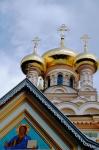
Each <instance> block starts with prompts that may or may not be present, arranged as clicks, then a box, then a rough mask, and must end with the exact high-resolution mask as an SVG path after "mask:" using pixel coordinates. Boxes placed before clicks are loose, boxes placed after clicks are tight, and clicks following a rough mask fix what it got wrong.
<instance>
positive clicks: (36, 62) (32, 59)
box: [21, 37, 45, 74]
mask: <svg viewBox="0 0 99 150" xmlns="http://www.w3.org/2000/svg"><path fill="white" fill-rule="evenodd" d="M39 41H40V39H39V38H38V37H35V38H34V40H33V43H34V48H33V53H32V54H30V55H27V56H25V57H24V58H23V59H22V61H21V68H22V71H23V72H24V74H26V73H27V65H28V64H31V66H32V67H35V68H36V69H39V70H40V71H41V72H44V71H45V63H44V59H43V58H42V57H40V56H39V55H38V54H37V46H38V42H39Z"/></svg>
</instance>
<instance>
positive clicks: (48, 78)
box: [47, 76, 50, 87]
mask: <svg viewBox="0 0 99 150" xmlns="http://www.w3.org/2000/svg"><path fill="white" fill-rule="evenodd" d="M47 81H48V87H50V77H49V76H48V77H47Z"/></svg>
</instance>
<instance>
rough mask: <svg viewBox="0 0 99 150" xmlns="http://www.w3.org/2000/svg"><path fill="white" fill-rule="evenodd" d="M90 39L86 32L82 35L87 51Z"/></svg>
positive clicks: (85, 50)
mask: <svg viewBox="0 0 99 150" xmlns="http://www.w3.org/2000/svg"><path fill="white" fill-rule="evenodd" d="M89 39H90V37H89V36H88V35H87V34H84V35H83V36H82V37H81V40H82V41H83V42H84V52H85V53H86V52H87V51H88V40H89Z"/></svg>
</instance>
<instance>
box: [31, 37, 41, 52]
mask: <svg viewBox="0 0 99 150" xmlns="http://www.w3.org/2000/svg"><path fill="white" fill-rule="evenodd" d="M32 41H33V44H34V50H33V53H34V54H36V53H37V46H38V44H39V42H40V39H39V37H35V38H34V39H33V40H32Z"/></svg>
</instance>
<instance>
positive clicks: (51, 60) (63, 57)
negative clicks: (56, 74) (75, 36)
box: [42, 47, 76, 67]
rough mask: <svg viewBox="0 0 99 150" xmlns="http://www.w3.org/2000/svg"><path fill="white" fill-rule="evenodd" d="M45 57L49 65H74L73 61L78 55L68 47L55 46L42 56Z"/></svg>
mask: <svg viewBox="0 0 99 150" xmlns="http://www.w3.org/2000/svg"><path fill="white" fill-rule="evenodd" d="M42 57H43V58H44V59H45V62H46V65H47V67H50V66H53V65H57V64H58V65H59V64H60V65H62V64H65V65H70V66H73V62H74V60H75V57H76V53H75V52H73V51H72V50H71V49H68V48H64V47H63V48H55V49H52V50H49V51H47V52H46V53H44V54H43V56H42Z"/></svg>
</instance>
